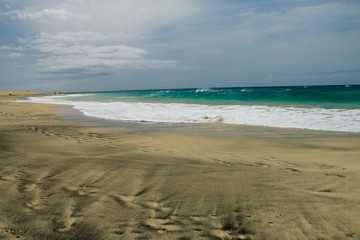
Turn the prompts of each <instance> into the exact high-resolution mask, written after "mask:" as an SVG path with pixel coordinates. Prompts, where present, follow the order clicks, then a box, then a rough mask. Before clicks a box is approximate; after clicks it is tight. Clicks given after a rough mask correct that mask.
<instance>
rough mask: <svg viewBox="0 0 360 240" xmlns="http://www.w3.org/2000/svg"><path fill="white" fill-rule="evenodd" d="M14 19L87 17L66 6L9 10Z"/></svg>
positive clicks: (51, 19) (9, 14)
mask: <svg viewBox="0 0 360 240" xmlns="http://www.w3.org/2000/svg"><path fill="white" fill-rule="evenodd" d="M6 15H8V16H9V17H11V18H12V19H21V20H38V21H43V20H46V21H53V20H69V19H75V18H86V16H84V15H77V14H74V13H71V12H69V11H68V10H66V9H65V8H45V9H41V10H39V11H30V10H12V11H9V12H7V14H6Z"/></svg>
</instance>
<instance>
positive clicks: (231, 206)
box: [0, 97, 360, 240]
mask: <svg viewBox="0 0 360 240" xmlns="http://www.w3.org/2000/svg"><path fill="white" fill-rule="evenodd" d="M52 109H53V106H50V105H45V104H30V103H17V102H14V101H12V100H11V99H10V100H9V98H8V97H2V98H1V99H0V192H1V196H0V239H17V238H20V239H77V240H80V239H88V240H91V239H164V240H165V239H177V240H180V239H181V240H186V239H359V238H360V188H359V184H360V162H359V161H360V159H359V156H360V141H359V140H360V135H359V134H351V133H328V132H316V131H304V130H291V129H289V130H287V129H286V130H282V131H277V130H271V129H268V130H266V131H265V130H264V129H262V128H239V129H236V128H235V127H234V130H233V131H231V132H232V133H234V132H235V133H236V134H235V135H236V137H234V135H232V136H231V137H227V135H226V134H227V131H226V129H225V128H226V127H225V126H222V125H217V124H214V125H209V129H214V128H215V129H219V131H218V134H217V135H216V136H211V134H210V136H209V135H206V136H205V134H202V132H204V131H206V129H205V130H204V128H202V129H200V130H199V133H198V134H197V133H196V131H192V132H193V134H192V135H190V134H181V131H180V130H178V132H160V131H159V132H156V131H153V132H149V133H141V132H132V133H126V132H121V131H117V130H113V129H101V128H92V127H87V126H80V125H78V124H75V123H66V122H63V121H61V120H59V116H58V115H57V114H55V113H54V111H52ZM224 129H225V130H224ZM246 129H250V130H246ZM222 130H224V131H222ZM184 132H186V131H185V130H184ZM215 132H216V131H215Z"/></svg>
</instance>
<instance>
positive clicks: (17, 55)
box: [9, 53, 23, 58]
mask: <svg viewBox="0 0 360 240" xmlns="http://www.w3.org/2000/svg"><path fill="white" fill-rule="evenodd" d="M22 56H23V55H22V53H10V54H9V57H11V58H20V57H22Z"/></svg>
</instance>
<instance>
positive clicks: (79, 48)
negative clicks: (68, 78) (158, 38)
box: [6, 0, 198, 74]
mask: <svg viewBox="0 0 360 240" xmlns="http://www.w3.org/2000/svg"><path fill="white" fill-rule="evenodd" d="M34 3H36V4H34ZM9 4H10V3H9ZM10 7H11V10H9V11H7V13H6V15H7V16H8V17H10V18H12V19H15V20H28V21H29V26H30V27H31V29H32V31H33V33H34V35H33V36H28V37H22V38H19V39H18V44H19V45H20V47H22V48H26V49H28V50H32V51H28V52H31V54H33V56H36V57H37V65H38V67H39V69H40V71H41V72H47V73H72V74H76V73H81V74H89V73H90V74H97V73H103V72H106V73H111V72H113V71H116V69H124V68H126V69H129V68H130V69H131V68H133V69H146V68H168V67H174V66H177V65H178V63H177V61H174V60H168V59H161V58H159V57H155V56H154V53H151V54H150V53H149V52H148V51H147V50H145V49H144V47H141V44H142V42H144V39H147V38H146V36H148V35H152V34H153V33H154V32H155V31H157V30H158V29H161V28H163V27H167V26H172V25H174V24H177V23H178V22H181V21H186V20H187V18H188V17H189V16H191V15H192V14H193V13H194V12H196V11H198V6H197V5H196V4H195V3H194V1H193V0H157V1H156V2H153V1H148V0H127V1H125V0H124V1H118V0H104V1H82V0H78V1H73V0H71V1H70V0H62V1H50V2H45V1H35V0H30V1H29V2H27V3H24V4H23V5H22V7H21V8H14V7H13V6H10Z"/></svg>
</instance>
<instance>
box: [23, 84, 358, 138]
mask: <svg viewBox="0 0 360 240" xmlns="http://www.w3.org/2000/svg"><path fill="white" fill-rule="evenodd" d="M25 101H27V102H36V103H51V104H65V105H70V106H72V107H73V108H75V109H77V110H79V111H81V112H82V113H83V114H84V115H86V116H89V117H94V118H100V119H111V120H116V121H123V122H124V121H125V122H129V121H130V122H146V123H156V124H158V123H195V124H196V123H214V122H219V123H223V124H241V125H253V126H269V127H280V128H300V129H313V130H324V131H343V132H360V85H353V86H297V87H294V86H291V87H247V88H198V89H162V90H138V91H109V92H86V93H84V92H82V93H66V95H52V96H44V97H30V98H29V99H27V100H25Z"/></svg>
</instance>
